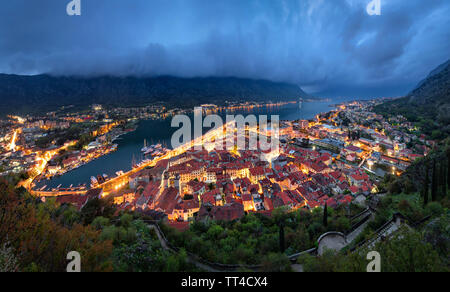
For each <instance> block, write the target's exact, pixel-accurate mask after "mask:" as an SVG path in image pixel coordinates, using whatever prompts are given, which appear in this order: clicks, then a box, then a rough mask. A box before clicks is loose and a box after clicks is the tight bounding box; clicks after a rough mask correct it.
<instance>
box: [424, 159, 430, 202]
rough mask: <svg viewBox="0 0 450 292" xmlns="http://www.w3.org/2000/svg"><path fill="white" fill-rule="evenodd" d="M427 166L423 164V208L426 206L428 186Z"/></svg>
mask: <svg viewBox="0 0 450 292" xmlns="http://www.w3.org/2000/svg"><path fill="white" fill-rule="evenodd" d="M428 172H429V169H428V164H425V182H424V184H423V190H422V196H423V206H424V207H425V206H426V205H427V204H428V187H429V185H430V178H429V174H428Z"/></svg>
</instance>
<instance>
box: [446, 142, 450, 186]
mask: <svg viewBox="0 0 450 292" xmlns="http://www.w3.org/2000/svg"><path fill="white" fill-rule="evenodd" d="M447 188H449V189H450V148H449V149H447Z"/></svg>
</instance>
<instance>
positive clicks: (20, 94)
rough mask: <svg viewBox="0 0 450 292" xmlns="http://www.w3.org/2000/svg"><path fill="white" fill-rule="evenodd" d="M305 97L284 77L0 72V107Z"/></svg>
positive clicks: (37, 108)
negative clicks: (273, 79)
mask: <svg viewBox="0 0 450 292" xmlns="http://www.w3.org/2000/svg"><path fill="white" fill-rule="evenodd" d="M299 97H307V94H306V93H305V92H303V91H302V90H301V89H300V87H298V86H297V85H293V84H288V83H276V82H271V81H267V80H251V79H240V78H232V77H229V78H212V77H211V78H189V79H185V78H176V77H169V76H163V77H152V78H139V77H110V76H104V77H95V78H81V77H55V76H50V75H36V76H18V75H5V74H0V98H1V100H2V101H3V102H2V104H1V106H0V113H2V114H5V113H10V112H14V113H28V112H36V111H41V110H46V111H48V110H53V109H56V108H58V107H60V106H64V105H75V106H79V107H83V106H88V105H91V104H94V103H99V104H105V105H112V106H115V105H121V106H124V105H127V106H139V105H146V104H150V103H153V102H157V101H165V102H167V103H168V104H170V105H174V106H193V105H198V104H202V103H219V104H220V103H223V102H224V101H226V100H229V101H240V100H250V101H266V100H295V99H297V98H299Z"/></svg>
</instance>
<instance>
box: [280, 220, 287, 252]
mask: <svg viewBox="0 0 450 292" xmlns="http://www.w3.org/2000/svg"><path fill="white" fill-rule="evenodd" d="M279 228H280V231H279V232H280V233H279V238H280V252H282V253H284V251H285V250H286V244H285V238H284V222H280V225H279Z"/></svg>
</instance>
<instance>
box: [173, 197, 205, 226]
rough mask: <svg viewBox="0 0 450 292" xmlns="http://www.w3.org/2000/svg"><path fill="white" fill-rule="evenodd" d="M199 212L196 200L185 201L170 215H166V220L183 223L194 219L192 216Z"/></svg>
mask: <svg viewBox="0 0 450 292" xmlns="http://www.w3.org/2000/svg"><path fill="white" fill-rule="evenodd" d="M199 210H200V204H199V202H198V200H196V199H192V200H186V201H182V202H180V203H178V204H177V205H176V206H175V207H174V208H173V210H172V213H171V214H168V219H169V220H171V221H184V222H187V221H189V220H191V219H192V218H194V214H195V213H197V212H198V211H199Z"/></svg>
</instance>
